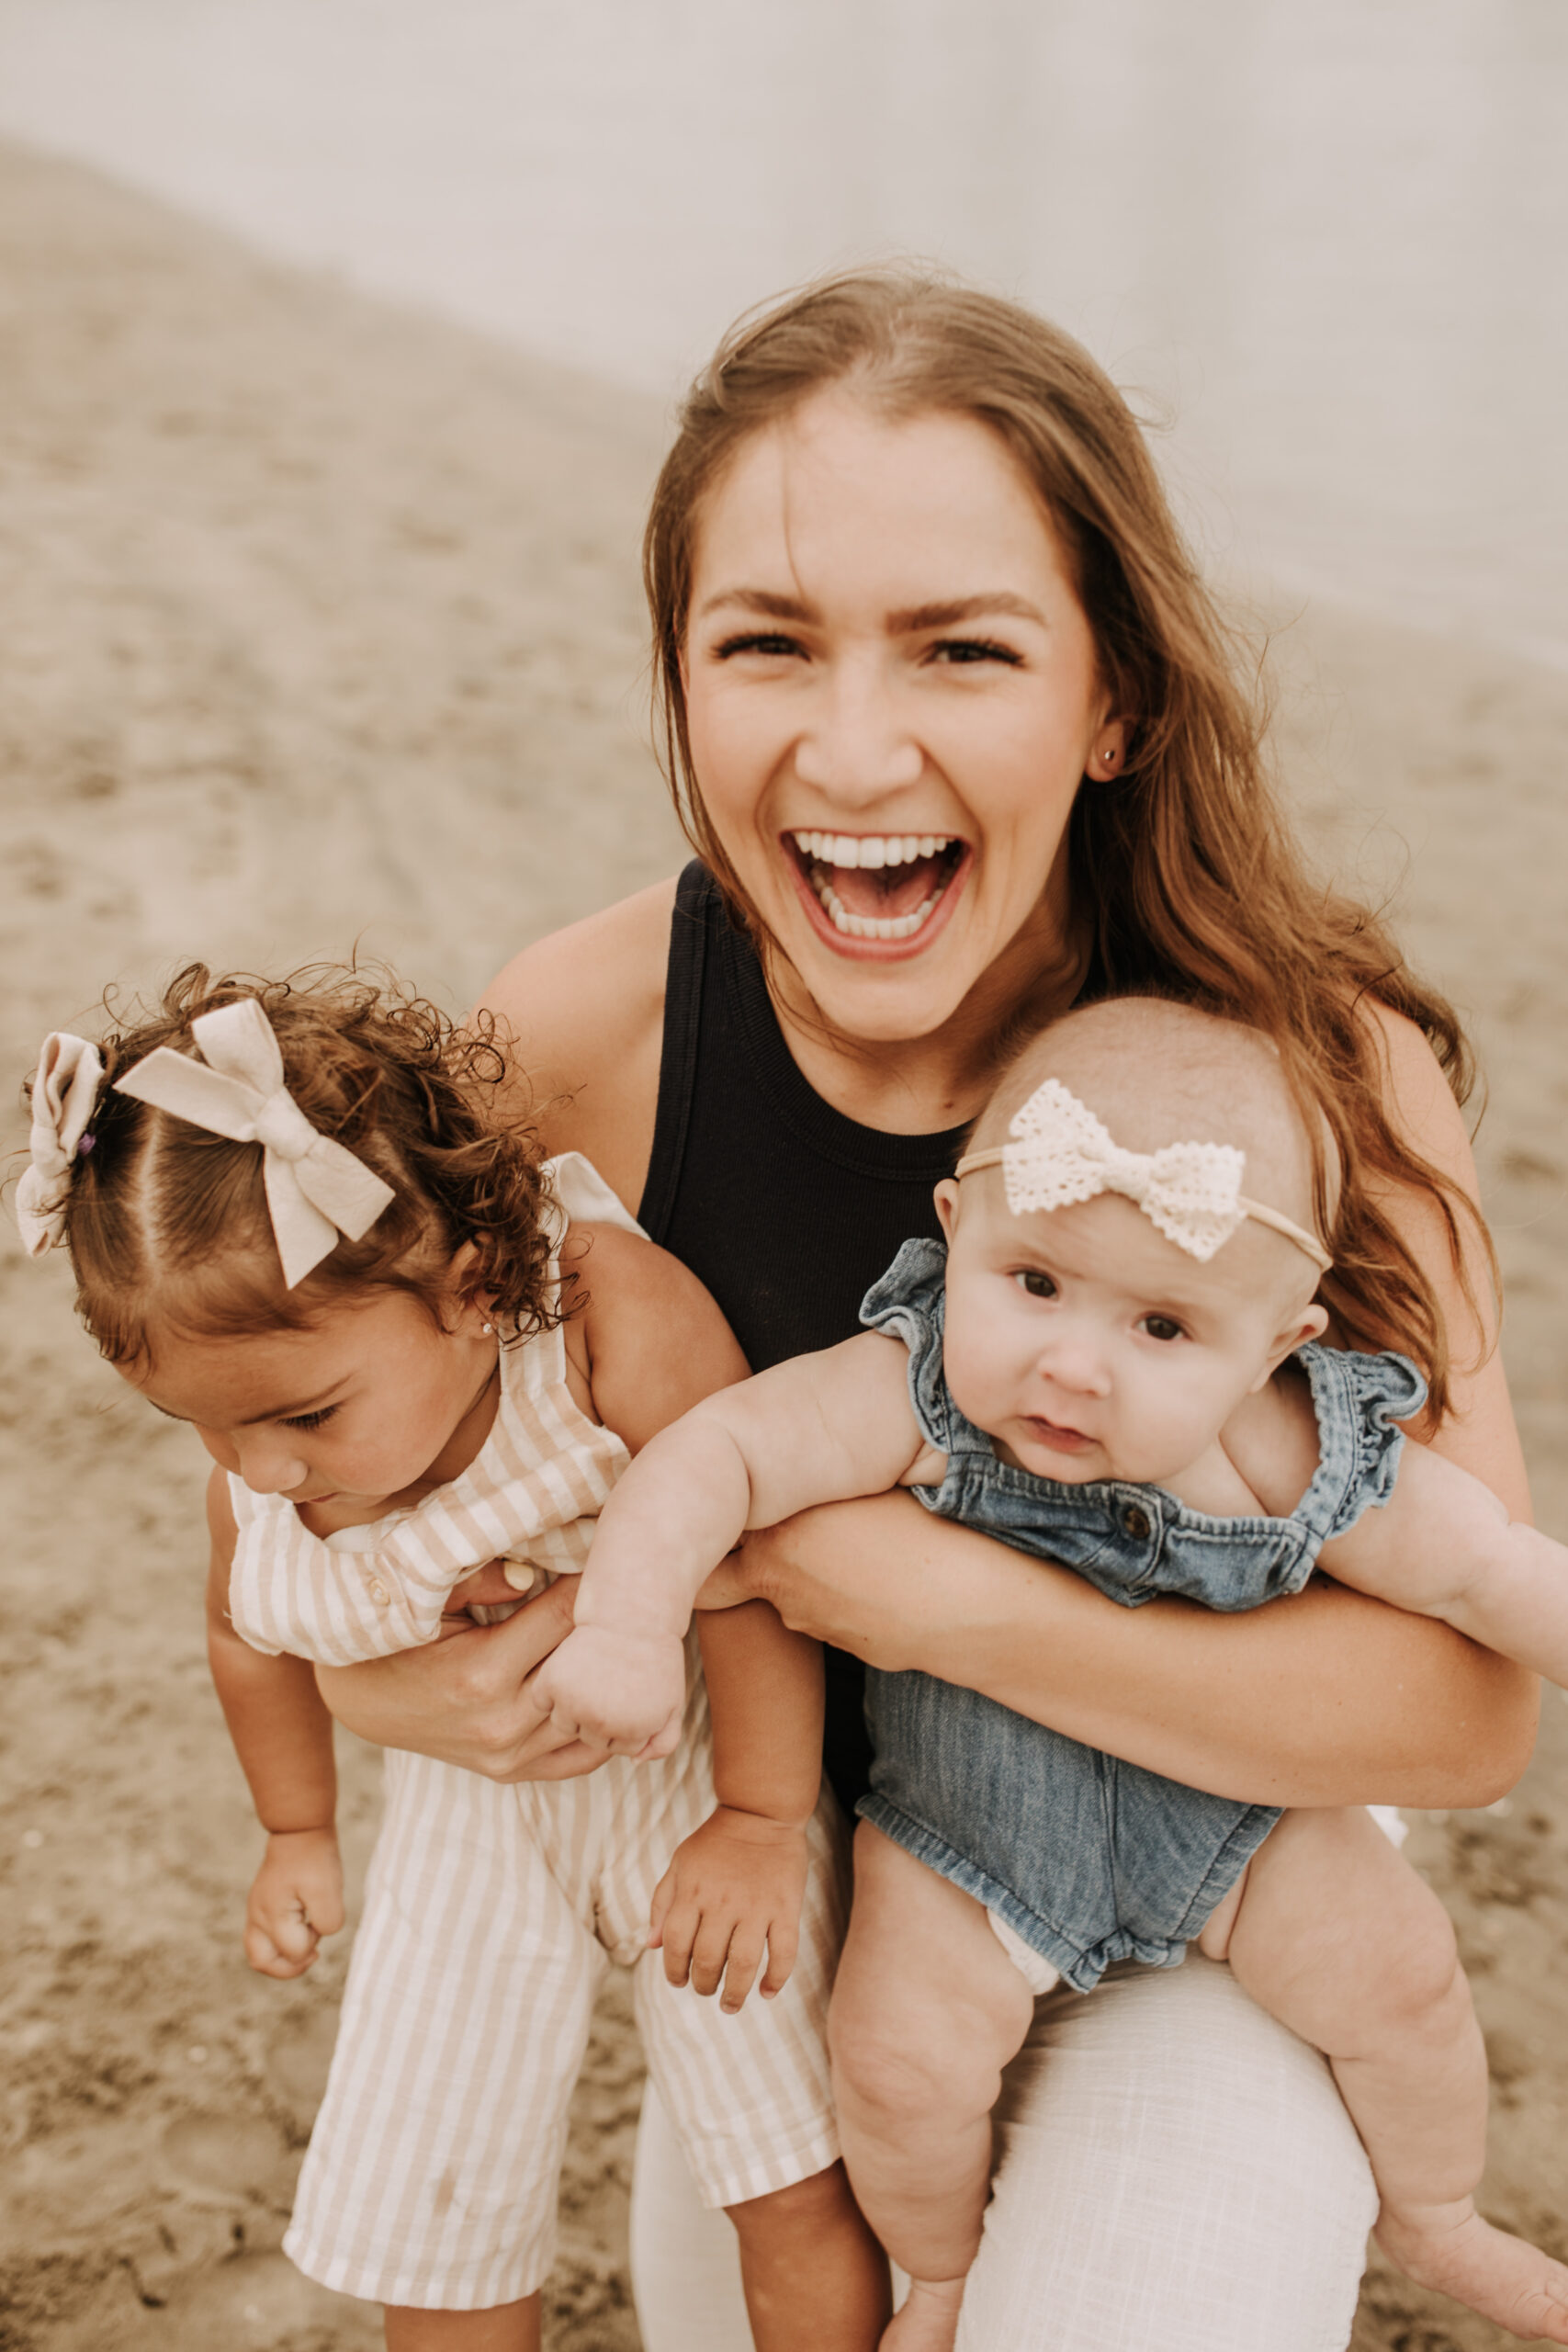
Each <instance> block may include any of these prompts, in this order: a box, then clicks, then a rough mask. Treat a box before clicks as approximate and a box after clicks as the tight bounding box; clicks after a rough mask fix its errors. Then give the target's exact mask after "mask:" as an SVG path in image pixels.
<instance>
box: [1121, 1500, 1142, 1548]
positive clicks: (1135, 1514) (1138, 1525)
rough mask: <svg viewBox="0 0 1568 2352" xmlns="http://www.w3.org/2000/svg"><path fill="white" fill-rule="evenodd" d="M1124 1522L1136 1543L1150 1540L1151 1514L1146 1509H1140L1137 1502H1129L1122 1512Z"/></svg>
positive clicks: (1123, 1524)
mask: <svg viewBox="0 0 1568 2352" xmlns="http://www.w3.org/2000/svg"><path fill="white" fill-rule="evenodd" d="M1122 1526H1123V1527H1124V1528H1125V1530H1126V1532H1127V1533H1128V1534H1129V1535H1130V1536H1131V1537H1132V1539H1133V1541H1134V1544H1145V1543H1146V1542H1147V1541H1148V1534H1149V1515H1148V1512H1147V1511H1146V1510H1139V1508H1138V1506H1137V1504H1136V1503H1129V1504H1128V1506H1127V1508H1126V1510H1124V1511H1123V1512H1122Z"/></svg>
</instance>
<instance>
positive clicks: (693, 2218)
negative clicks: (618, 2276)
mask: <svg viewBox="0 0 1568 2352" xmlns="http://www.w3.org/2000/svg"><path fill="white" fill-rule="evenodd" d="M997 2125H998V2170H997V2182H996V2195H995V2197H994V2199H993V2200H992V2203H991V2206H990V2209H989V2211H987V2216H986V2234H985V2241H984V2243H983V2245H982V2246H981V2249H980V2255H979V2259H978V2260H977V2262H976V2266H975V2268H974V2270H973V2272H972V2273H971V2276H970V2280H969V2289H968V2292H967V2294H966V2295H965V2297H964V2322H963V2326H962V2328H961V2330H960V2335H959V2346H960V2352H1153V2348H1154V2347H1156V2346H1157V2347H1158V2352H1344V2346H1345V2345H1346V2344H1347V2342H1348V2339H1349V2335H1350V2327H1351V2323H1352V2319H1353V2316H1354V2312H1355V2307H1356V2290H1357V2287H1358V2284H1359V2279H1360V2276H1361V2269H1362V2265H1363V2262H1364V2259H1365V2255H1366V2241H1367V2233H1368V2231H1369V2230H1370V2229H1371V2224H1372V2221H1373V2219H1374V2217H1375V2214H1376V2211H1377V2192H1376V2190H1375V2188H1373V2185H1372V2177H1371V2170H1370V2168H1369V2166H1368V2164H1367V2160H1366V2156H1365V2155H1364V2154H1363V2153H1362V2150H1361V2145H1360V2143H1359V2140H1358V2139H1357V2137H1356V2133H1355V2131H1354V2128H1353V2127H1352V2125H1351V2122H1350V2119H1349V2117H1348V2115H1347V2113H1346V2111H1345V2109H1344V2107H1343V2105H1342V2104H1341V2102H1340V2098H1339V2094H1338V2092H1337V2090H1336V2089H1335V2087H1334V2084H1333V2081H1332V2079H1331V2077H1330V2075H1329V2072H1328V2068H1327V2066H1326V2065H1325V2063H1324V2061H1323V2059H1322V2058H1321V2057H1319V2055H1318V2054H1317V2052H1315V2051H1314V2050H1310V2049H1309V2048H1308V2047H1307V2045H1306V2043H1305V2042H1303V2041H1297V2039H1296V2038H1295V2036H1294V2035H1293V2034H1292V2033H1289V2032H1287V2030H1285V2028H1284V2027H1283V2026H1281V2025H1278V2024H1276V2022H1275V2021H1274V2019H1273V2018H1269V2017H1267V2016H1265V2014H1264V2012H1263V2011H1262V2010H1261V2009H1259V2008H1258V2007H1256V2006H1255V2005H1254V2004H1253V2003H1252V2002H1251V2001H1249V2000H1248V1999H1247V1996H1246V1994H1245V1993H1243V1992H1242V1991H1241V1989H1240V1987H1239V1986H1238V1985H1236V1984H1235V1980H1234V1979H1233V1977H1232V1976H1231V1973H1230V1971H1229V1970H1228V1969H1226V1968H1221V1967H1218V1966H1216V1965H1215V1964H1214V1963H1213V1962H1211V1961H1206V1960H1203V1959H1202V1958H1201V1957H1200V1955H1199V1954H1197V1953H1196V1952H1193V1953H1190V1955H1189V1957H1188V1959H1187V1960H1186V1962H1184V1963H1183V1965H1182V1966H1181V1967H1180V1968H1176V1969H1152V1970H1140V1969H1123V1970H1118V1971H1112V1972H1111V1973H1110V1974H1109V1975H1107V1976H1106V1977H1105V1979H1104V1980H1103V1982H1102V1983H1101V1984H1100V1985H1099V1986H1098V1988H1097V1989H1096V1990H1095V1992H1094V1993H1092V1994H1090V1995H1087V1996H1086V1995H1083V1994H1077V1993H1073V1992H1071V1991H1070V1990H1066V1989H1062V1990H1058V1991H1057V1992H1055V1993H1053V1994H1051V1995H1049V1996H1047V1997H1046V1998H1045V1999H1044V2000H1043V2001H1041V2002H1040V2003H1039V2005H1038V2007H1037V2009H1036V2012H1035V2022H1034V2028H1033V2030H1032V2033H1031V2035H1030V2038H1029V2040H1028V2041H1027V2042H1026V2043H1025V2044H1024V2047H1023V2049H1022V2050H1021V2052H1019V2055H1018V2057H1017V2058H1016V2059H1015V2060H1014V2061H1013V2064H1012V2066H1011V2067H1010V2070H1009V2074H1008V2078H1007V2083H1006V2086H1005V2087H1004V2090H1003V2093H1002V2098H1001V2102H1000V2104H999V2105H998V2109H997ZM632 2283H633V2289H634V2292H635V2295H636V2299H637V2317H638V2321H639V2323H640V2324H641V2328H642V2339H643V2345H644V2347H645V2352H750V2342H751V2338H750V2332H749V2330H748V2327H747V2324H746V2312H745V2305H744V2303H743V2302H742V2301H741V2297H740V2280H739V2264H738V2261H737V2257H736V2253H735V2237H734V2233H733V2231H732V2230H731V2228H730V2226H729V2223H728V2221H727V2220H726V2219H725V2217H724V2215H723V2214H722V2213H714V2212H707V2211H704V2210H703V2208H702V2207H701V2206H700V2205H699V2204H698V2202H697V2198H696V2192H695V2189H694V2188H693V2186H692V2182H691V2175H690V2173H689V2171H688V2170H687V2168H686V2166H685V2164H684V2162H683V2160H682V2155H681V2152H680V2148H679V2145H678V2144H677V2143H676V2141H675V2138H674V2134H673V2132H672V2131H671V2126H670V2124H669V2121H668V2120H667V2119H666V2117H665V2115H664V2113H663V2110H662V2109H661V2108H660V2105H659V2102H658V2100H657V2098H656V2097H655V2096H654V2094H653V2093H652V2091H651V2089H650V2090H649V2095H648V2098H647V2100H646V2102H645V2105H644V2109H643V2120H642V2130H641V2132H640V2135H639V2137H638V2142H637V2178H636V2187H635V2190H634V2195H633V2203H632Z"/></svg>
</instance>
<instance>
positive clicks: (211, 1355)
mask: <svg viewBox="0 0 1568 2352" xmlns="http://www.w3.org/2000/svg"><path fill="white" fill-rule="evenodd" d="M480 1320H481V1317H479V1315H478V1314H477V1313H472V1314H470V1313H469V1312H468V1310H465V1311H464V1314H463V1315H462V1317H460V1318H459V1319H458V1323H457V1329H455V1330H449V1331H444V1330H440V1329H437V1328H436V1326H435V1324H434V1322H433V1320H432V1319H431V1317H430V1316H429V1315H428V1313H427V1312H426V1311H425V1309H424V1307H423V1306H422V1305H421V1303H420V1302H419V1300H418V1299H416V1298H412V1297H411V1296H409V1295H408V1294H407V1293H405V1292H402V1291H378V1292H372V1293H371V1294H370V1295H368V1297H367V1299H365V1300H364V1301H363V1302H361V1301H358V1300H356V1301H355V1302H353V1303H352V1304H350V1303H343V1304H339V1305H336V1306H331V1307H328V1308H327V1309H326V1310H325V1311H324V1312H323V1313H322V1314H321V1316H320V1317H318V1318H317V1319H316V1321H315V1322H314V1323H313V1324H312V1325H311V1326H310V1329H308V1330H304V1331H262V1332H256V1333H249V1334H246V1335H243V1336H242V1337H233V1338H200V1339H196V1338H187V1337H183V1336H178V1335H173V1334H171V1335H169V1336H168V1337H166V1338H165V1339H164V1340H163V1341H162V1343H158V1342H157V1341H156V1340H155V1342H154V1352H153V1355H152V1362H151V1364H150V1365H148V1364H140V1365H134V1366H129V1367H126V1368H125V1377H126V1378H127V1379H128V1380H129V1381H130V1384H131V1385H132V1386H133V1387H135V1388H137V1389H139V1390H140V1391H141V1395H142V1396H144V1397H146V1398H147V1399H148V1401H149V1402H150V1403H151V1404H153V1405H155V1406H156V1407H157V1408H158V1409H159V1411H160V1412H164V1413H168V1414H172V1415H173V1416H174V1418H175V1419H176V1420H182V1421H189V1422H190V1423H192V1425H193V1426H194V1427H195V1429H196V1430H197V1435H198V1436H199V1437H200V1439H201V1442H202V1443H203V1444H204V1445H205V1446H206V1448H207V1450H208V1452H209V1453H210V1454H211V1456H212V1458H213V1460H214V1461H215V1462H218V1463H220V1464H222V1466H223V1468H224V1469H225V1470H231V1471H236V1472H238V1474H239V1476H241V1477H242V1478H243V1480H244V1482H245V1484H246V1486H247V1487H250V1488H251V1489H252V1491H253V1493H255V1494H263V1495H269V1494H280V1495H287V1496H288V1499H289V1500H290V1501H291V1502H295V1503H318V1504H321V1505H322V1506H323V1507H324V1508H325V1509H327V1510H330V1511H331V1512H332V1513H333V1515H334V1516H336V1515H337V1514H339V1513H342V1514H344V1521H343V1523H344V1524H346V1523H347V1521H348V1520H349V1519H351V1518H353V1517H354V1516H355V1515H356V1514H357V1515H359V1516H361V1517H364V1518H367V1519H368V1518H373V1517H375V1516H377V1514H378V1507H379V1506H382V1505H390V1504H392V1503H394V1502H400V1501H405V1500H412V1499H413V1497H412V1496H411V1495H410V1494H409V1492H408V1490H409V1489H410V1488H411V1487H412V1488H420V1487H422V1486H428V1485H432V1484H439V1483H441V1481H442V1479H443V1477H444V1476H445V1475H446V1474H445V1473H444V1472H443V1471H442V1469H441V1466H440V1465H441V1457H442V1455H443V1454H444V1453H447V1452H452V1451H456V1450H457V1444H456V1441H457V1440H458V1436H459V1431H461V1430H464V1429H465V1425H466V1424H468V1422H469V1420H470V1418H471V1417H472V1416H474V1415H476V1414H481V1415H482V1414H483V1413H484V1412H485V1410H486V1408H487V1406H488V1408H489V1409H490V1411H491V1412H493V1397H492V1396H491V1382H492V1380H493V1377H494V1373H495V1363H496V1343H495V1340H494V1339H493V1338H490V1339H486V1338H485V1337H484V1336H483V1335H482V1333H481V1332H480V1330H479V1322H480ZM470 1326H471V1328H470ZM471 1434H472V1432H471V1430H468V1435H470V1436H471Z"/></svg>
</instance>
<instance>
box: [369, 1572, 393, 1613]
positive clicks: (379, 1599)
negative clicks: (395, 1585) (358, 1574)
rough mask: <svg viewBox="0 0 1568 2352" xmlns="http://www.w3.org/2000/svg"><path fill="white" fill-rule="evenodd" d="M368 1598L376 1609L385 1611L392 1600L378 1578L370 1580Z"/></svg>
mask: <svg viewBox="0 0 1568 2352" xmlns="http://www.w3.org/2000/svg"><path fill="white" fill-rule="evenodd" d="M370 1598H371V1600H373V1601H374V1602H375V1603H376V1606H377V1608H378V1609H385V1608H386V1607H387V1605H388V1603H389V1601H390V1600H391V1598H392V1596H391V1594H390V1593H389V1591H388V1590H387V1588H386V1586H385V1585H384V1584H383V1583H382V1582H381V1579H380V1577H371V1579H370Z"/></svg>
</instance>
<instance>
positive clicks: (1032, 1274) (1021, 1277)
mask: <svg viewBox="0 0 1568 2352" xmlns="http://www.w3.org/2000/svg"><path fill="white" fill-rule="evenodd" d="M1013 1280H1014V1282H1015V1283H1017V1284H1018V1286H1019V1288H1020V1289H1021V1290H1026V1291H1027V1292H1028V1293H1029V1295H1030V1297H1031V1298H1055V1295H1056V1285H1055V1283H1054V1282H1053V1281H1052V1279H1051V1277H1050V1275H1049V1274H1043V1273H1042V1272H1040V1270H1039V1268H1038V1267H1037V1266H1025V1267H1024V1268H1023V1269H1022V1271H1021V1272H1019V1273H1016V1274H1014V1276H1013Z"/></svg>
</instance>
